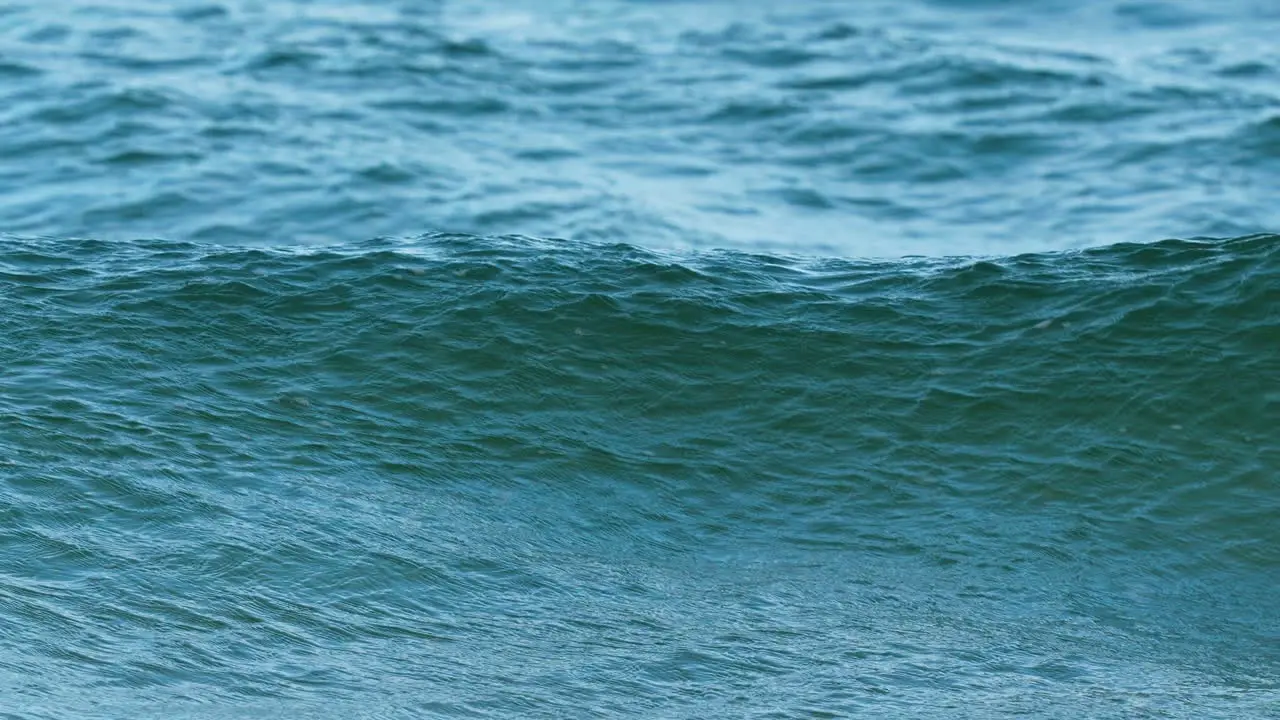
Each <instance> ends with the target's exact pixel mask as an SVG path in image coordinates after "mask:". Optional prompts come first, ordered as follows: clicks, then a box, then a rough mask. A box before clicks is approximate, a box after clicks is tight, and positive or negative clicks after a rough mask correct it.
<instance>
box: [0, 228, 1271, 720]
mask: <svg viewBox="0 0 1280 720" xmlns="http://www.w3.org/2000/svg"><path fill="white" fill-rule="evenodd" d="M1277 288H1280V237H1277V236H1251V237H1242V238H1238V239H1234V240H1212V241H1211V240H1204V241H1165V242H1160V243H1155V244H1149V245H1115V246H1111V247H1107V248H1100V249H1095V250H1088V251H1082V252H1073V253H1058V254H1039V255H1022V256H1016V257H1007V258H998V259H986V260H910V261H902V262H886V263H868V262H851V261H843V260H797V259H788V258H786V257H782V256H774V255H748V254H742V253H735V252H728V251H717V252H703V253H679V254H664V253H657V252H653V251H647V250H642V249H639V248H636V247H634V246H629V245H621V244H611V245H600V244H583V243H577V242H570V241H540V240H530V239H525V238H515V237H512V238H496V239H495V238H479V237H472V236H462V235H435V236H427V237H422V238H419V239H416V240H412V241H398V242H393V241H375V242H368V243H364V244H357V245H346V246H334V247H329V248H321V249H313V250H287V249H238V248H222V247H216V246H208V245H197V244H190V243H179V242H168V241H140V242H134V243H127V244H121V243H108V242H101V241H73V240H20V239H12V238H11V239H8V240H6V241H4V242H3V244H0V301H2V302H3V305H4V308H5V312H4V314H3V315H2V316H0V334H2V335H3V337H4V338H5V341H4V343H3V344H0V367H3V368H4V373H5V379H4V382H3V384H0V479H3V483H4V484H3V493H0V517H3V518H4V523H3V524H2V525H0V544H2V546H3V547H4V548H5V552H4V553H3V554H2V555H0V612H3V614H4V616H5V618H6V620H7V621H8V622H7V624H6V626H5V627H6V629H5V632H4V633H3V634H2V635H0V686H3V687H5V688H6V690H5V696H6V697H7V698H8V700H7V701H6V702H8V703H11V704H10V707H14V706H16V707H19V708H23V709H24V711H25V712H26V713H27V714H26V715H25V716H28V717H78V716H85V717H87V716H90V715H92V714H93V712H96V711H93V710H91V708H94V707H100V705H98V703H106V705H107V706H109V707H111V708H113V709H121V710H129V711H131V712H135V713H143V714H144V715H145V714H148V713H151V714H155V713H160V714H165V715H170V714H174V713H176V714H178V715H180V716H183V717H211V718H212V717H231V716H236V715H235V713H232V712H230V711H229V710H228V709H229V708H237V711H236V712H242V711H245V709H246V708H248V709H252V711H253V712H263V713H271V712H288V713H290V714H292V715H294V716H298V717H321V716H329V717H331V716H333V714H334V713H338V712H341V713H344V714H353V715H354V716H360V717H402V716H403V717H407V716H410V715H415V714H418V715H421V714H427V715H437V716H453V715H457V716H493V717H511V716H515V715H519V716H526V717H577V716H588V715H597V714H598V715H626V716H685V715H700V716H709V717H722V716H723V717H728V716H744V715H746V716H757V715H758V716H761V717H766V716H774V715H776V716H777V717H795V716H802V715H804V714H805V713H812V714H815V716H818V715H821V714H822V713H827V714H832V715H860V714H867V713H870V714H874V715H876V716H878V717H919V716H921V715H922V714H923V715H930V714H935V713H936V714H937V715H938V716H939V717H943V716H945V717H956V716H966V717H967V716H980V715H984V714H985V711H984V712H983V713H977V712H976V711H974V708H975V707H981V708H985V709H988V710H991V711H992V712H995V711H999V712H1012V713H1018V714H1027V715H1032V716H1044V717H1058V716H1062V715H1063V714H1077V713H1079V714H1082V715H1087V716H1091V717H1141V716H1152V717H1262V716H1265V715H1266V714H1267V713H1268V712H1269V711H1270V709H1274V707H1275V706H1276V705H1275V704H1276V702H1277V700H1280V695H1278V694H1277V692H1278V691H1277V688H1276V684H1275V678H1276V677H1277V676H1278V674H1280V652H1278V651H1277V645H1276V638H1277V636H1278V633H1280V626H1277V617H1280V615H1277V613H1276V600H1275V594H1274V593H1275V587H1276V581H1277V579H1278V577H1277V567H1280V549H1278V548H1280V536H1278V535H1277V526H1276V524H1275V518H1276V517H1277V513H1280V500H1277V497H1278V496H1277V494H1276V492H1275V482H1274V481H1275V469H1276V468H1277V467H1280V454H1278V452H1277V446H1276V444H1275V428H1276V427H1277V425H1278V424H1280V388H1278V387H1277V385H1276V378H1277V377H1280V354H1277V352H1276V349H1277V347H1280V315H1278V314H1277V313H1278V312H1280V311H1278V310H1277V308H1280V294H1278V291H1277ZM15 698H16V700H15ZM770 712H772V713H773V715H770V714H769V713H770Z"/></svg>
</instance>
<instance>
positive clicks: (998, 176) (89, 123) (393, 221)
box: [0, 0, 1280, 256]
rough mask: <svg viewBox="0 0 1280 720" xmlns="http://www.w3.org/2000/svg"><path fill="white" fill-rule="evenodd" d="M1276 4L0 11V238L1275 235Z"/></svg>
mask: <svg viewBox="0 0 1280 720" xmlns="http://www.w3.org/2000/svg"><path fill="white" fill-rule="evenodd" d="M1276 37H1280V10H1277V6H1276V5H1275V4H1274V3H1271V2H1249V1H1248V0H1220V1H1218V0H1215V1H1213V2H1210V0H1199V1H1188V2H1178V3H1174V2H1115V1H1114V0H1111V1H1100V2H1090V3H1076V2H1057V1H1055V0H1040V1H1035V2H1019V3H1015V2H1001V1H1000V0H988V1H986V2H981V1H970V2H964V1H961V0H937V1H935V2H920V1H917V2H892V3H890V2H874V1H871V2H843V1H841V2H834V1H832V2H826V1H823V0H795V1H792V2H786V3H764V2H761V3H738V2H718V1H716V0H700V1H699V2H680V1H670V2H658V1H652V2H642V1H639V0H635V1H630V2H627V1H624V0H599V1H595V0H592V1H587V0H580V1H575V0H512V1H510V2H481V1H479V0H458V1H450V2H444V1H435V2H433V1H432V0H383V1H381V2H378V1H372V0H370V1H366V2H358V3H352V2H349V1H346V0H344V1H342V2H337V1H334V0H314V1H312V2H304V1H301V0H295V1H292V2H287V1H286V2H254V1H252V0H231V1H229V2H198V3H193V2H181V1H170V0H121V1H119V2H112V3H104V2H89V1H88V0H61V1H59V2H38V3H37V2H24V1H22V0H19V1H18V2H17V3H16V4H15V3H12V2H11V3H9V4H8V5H7V6H5V7H4V8H3V9H0V108H2V109H0V147H2V148H3V153H0V191H2V192H3V193H4V195H3V197H4V200H5V201H4V203H2V204H0V229H3V230H4V231H8V232H16V233H22V234H26V235H49V236H55V237H67V236H84V237H94V238H101V239H113V238H127V239H131V238H135V237H140V236H141V237H159V238H165V239H170V240H192V241H201V242H219V243H236V244H250V245H276V244H281V243H285V244H298V243H331V242H358V241H363V240H366V239H368V238H370V237H376V236H407V235H416V234H419V233H422V232H428V231H434V230H447V231H462V232H469V233H478V234H506V233H520V234H526V235H535V236H542V237H566V238H573V239H585V240H607V241H622V242H630V243H640V244H645V245H649V246H661V247H688V246H695V247H706V246H715V247H740V248H769V249H774V250H784V251H796V252H804V253H816V254H839V255H857V256H873V255H874V256H896V255H903V254H926V255H937V254H970V253H993V254H1008V253H1015V252H1022V251H1043V250H1051V249H1061V248H1071V247H1080V246H1086V245H1101V244H1108V243H1111V242H1119V241H1141V242H1146V241H1151V240H1156V239H1160V238H1165V237H1193V236H1219V237H1227V236H1236V235H1243V234H1248V233H1254V232H1265V231H1275V230H1276V229H1277V227H1278V226H1280V210H1277V206H1276V203H1275V202H1274V198H1273V195H1274V191H1275V189H1276V188H1277V187H1280V51H1277V44H1276V42H1275V38H1276Z"/></svg>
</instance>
